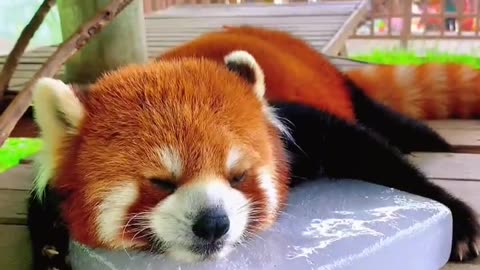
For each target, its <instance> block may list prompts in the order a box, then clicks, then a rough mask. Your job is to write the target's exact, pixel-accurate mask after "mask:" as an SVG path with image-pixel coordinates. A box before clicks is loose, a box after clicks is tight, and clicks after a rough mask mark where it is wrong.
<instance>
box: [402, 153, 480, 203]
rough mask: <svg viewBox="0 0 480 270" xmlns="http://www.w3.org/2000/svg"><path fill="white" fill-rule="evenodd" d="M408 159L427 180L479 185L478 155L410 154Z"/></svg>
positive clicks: (479, 161) (479, 168) (479, 159)
mask: <svg viewBox="0 0 480 270" xmlns="http://www.w3.org/2000/svg"><path fill="white" fill-rule="evenodd" d="M408 159H409V160H411V161H412V162H413V163H414V164H416V165H417V166H418V167H419V168H420V169H421V170H422V171H423V172H424V173H425V174H426V176H427V177H429V178H435V179H448V180H468V181H475V182H479V183H480V166H479V164H480V155H477V154H458V153H412V154H411V155H409V156H408ZM479 194H480V192H479Z"/></svg>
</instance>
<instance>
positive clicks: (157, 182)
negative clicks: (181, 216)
mask: <svg viewBox="0 0 480 270" xmlns="http://www.w3.org/2000/svg"><path fill="white" fill-rule="evenodd" d="M149 180H150V183H152V185H153V186H155V187H156V188H158V189H160V190H162V191H165V192H167V193H169V194H171V193H173V192H175V191H176V190H177V185H176V184H175V183H173V182H171V180H170V179H164V178H157V177H151V178H149Z"/></svg>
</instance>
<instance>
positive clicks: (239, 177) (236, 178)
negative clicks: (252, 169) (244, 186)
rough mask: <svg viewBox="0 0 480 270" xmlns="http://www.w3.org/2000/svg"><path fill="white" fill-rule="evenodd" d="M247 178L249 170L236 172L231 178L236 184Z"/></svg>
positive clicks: (231, 182) (231, 181)
mask: <svg viewBox="0 0 480 270" xmlns="http://www.w3.org/2000/svg"><path fill="white" fill-rule="evenodd" d="M245 179H247V172H242V173H239V174H235V175H233V176H232V177H231V178H230V184H231V185H232V186H235V185H238V184H240V183H242V182H243V181H245Z"/></svg>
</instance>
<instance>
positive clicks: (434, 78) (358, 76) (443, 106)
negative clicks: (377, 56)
mask: <svg viewBox="0 0 480 270" xmlns="http://www.w3.org/2000/svg"><path fill="white" fill-rule="evenodd" d="M402 69H403V70H404V71H405V72H404V74H403V75H400V74H401V71H400V70H402ZM346 74H347V76H348V77H349V78H351V79H352V80H353V81H354V82H355V83H356V84H357V85H358V86H359V87H360V88H362V89H363V90H364V91H365V93H366V94H367V95H368V96H370V97H371V98H373V99H374V100H376V101H378V102H380V103H382V104H384V105H386V106H387V107H389V108H391V109H393V110H395V111H397V112H400V113H402V114H405V115H407V116H410V117H412V118H415V119H419V120H426V119H444V118H471V117H474V116H478V115H479V114H480V73H479V72H478V71H477V70H475V69H473V68H470V67H468V66H467V65H462V64H453V63H445V64H436V63H427V64H422V65H418V66H387V65H385V66H382V65H378V66H369V67H360V68H356V69H353V70H350V71H347V72H346Z"/></svg>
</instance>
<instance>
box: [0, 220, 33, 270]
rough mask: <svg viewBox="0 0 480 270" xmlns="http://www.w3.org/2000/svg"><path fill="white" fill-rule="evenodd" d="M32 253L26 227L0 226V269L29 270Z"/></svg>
mask: <svg viewBox="0 0 480 270" xmlns="http://www.w3.org/2000/svg"><path fill="white" fill-rule="evenodd" d="M31 262H32V253H31V250H30V235H29V232H28V230H27V227H26V226H19V225H0V269H5V270H30V269H31Z"/></svg>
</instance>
